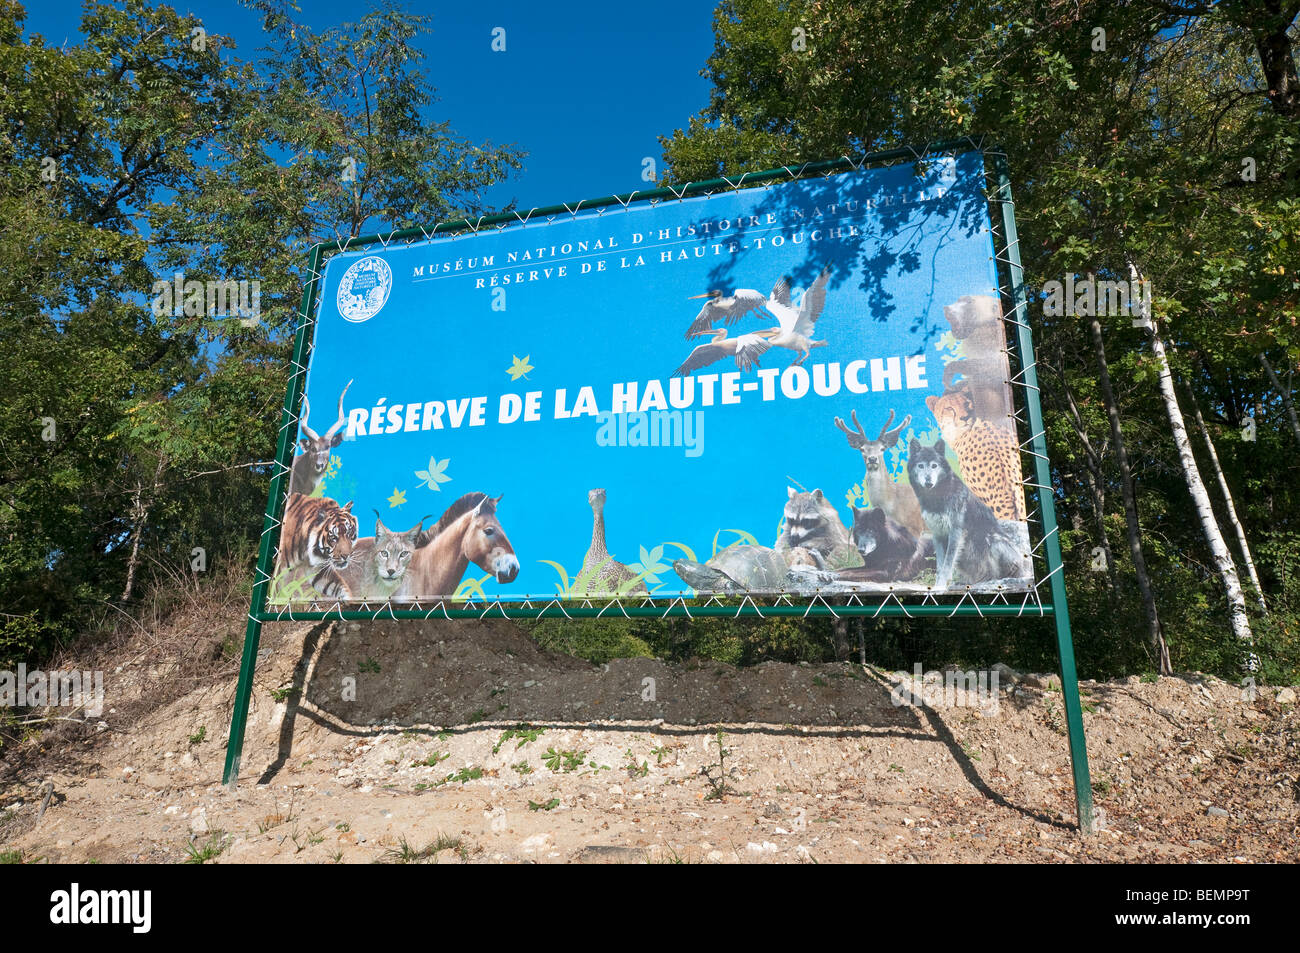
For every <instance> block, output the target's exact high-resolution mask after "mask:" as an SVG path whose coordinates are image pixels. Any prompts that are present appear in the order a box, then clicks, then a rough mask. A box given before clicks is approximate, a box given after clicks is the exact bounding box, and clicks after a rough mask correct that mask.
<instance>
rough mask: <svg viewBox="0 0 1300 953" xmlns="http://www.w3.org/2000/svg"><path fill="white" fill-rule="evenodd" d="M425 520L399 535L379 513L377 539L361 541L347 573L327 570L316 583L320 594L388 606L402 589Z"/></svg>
mask: <svg viewBox="0 0 1300 953" xmlns="http://www.w3.org/2000/svg"><path fill="white" fill-rule="evenodd" d="M428 518H429V517H427V516H426V517H424V519H422V520H420V522H419V523H418V524H416V526H415V528H414V529H408V530H407V531H406V532H405V533H396V532H393V531H392V530H391V529H389V528H388V527H387V526H385V525H384V523H383V520H381V519H380V518H379V511H378V510H376V511H375V535H374V536H365V537H362V538H361V539H359V540H357V543H356V545H355V546H353V547H352V558H351V559H350V560H349V561H348V565H347V566H346V567H345V568H343V569H336V568H335V567H334V566H326V567H325V569H323V570H322V571H321V572H320V574H318V576H317V579H316V581H315V583H314V584H315V586H316V589H317V591H319V592H320V593H322V594H323V595H326V596H329V597H330V598H332V599H339V600H341V601H344V602H365V601H368V600H379V601H382V602H387V601H388V600H389V599H391V598H392V597H393V594H394V593H396V592H397V590H398V589H399V588H401V585H402V580H403V579H405V578H406V569H407V566H409V565H410V563H411V555H412V554H413V553H414V552H415V550H416V547H417V546H418V544H419V542H420V540H421V538H422V534H423V532H424V520H427V519H428Z"/></svg>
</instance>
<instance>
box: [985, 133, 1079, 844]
mask: <svg viewBox="0 0 1300 953" xmlns="http://www.w3.org/2000/svg"><path fill="white" fill-rule="evenodd" d="M989 155H990V157H991V158H992V159H993V161H994V166H995V174H996V176H997V195H996V201H998V202H999V203H1000V204H1001V207H1002V226H1003V231H1004V233H1005V235H1006V244H1007V247H1006V263H1007V269H1008V272H1009V273H1010V279H1011V295H1012V300H1014V302H1015V321H1016V334H1017V336H1018V342H1019V346H1020V360H1021V364H1022V368H1021V372H1020V373H1021V378H1022V380H1021V383H1022V384H1023V385H1024V388H1025V395H1026V397H1025V406H1026V410H1027V412H1028V417H1029V432H1030V434H1031V449H1032V451H1033V455H1034V481H1035V482H1036V483H1037V484H1038V505H1039V510H1040V511H1041V513H1042V519H1043V549H1044V555H1045V556H1046V557H1047V574H1048V578H1049V585H1050V586H1051V591H1052V608H1053V617H1054V619H1055V621H1056V652H1057V657H1058V658H1059V659H1060V662H1061V697H1062V698H1063V700H1064V702H1065V724H1066V729H1067V732H1068V734H1069V739H1070V762H1071V764H1072V767H1073V772H1074V797H1075V801H1076V803H1077V805H1078V811H1079V829H1080V830H1081V831H1082V832H1083V833H1084V834H1091V833H1092V832H1093V823H1094V822H1093V804H1092V779H1091V777H1090V776H1089V774H1088V745H1087V740H1086V738H1085V737H1084V733H1083V709H1082V707H1081V706H1080V704H1079V677H1078V673H1077V672H1076V671H1075V667H1074V640H1073V637H1072V636H1071V633H1070V609H1069V605H1068V604H1067V600H1066V593H1065V567H1064V565H1063V564H1062V560H1061V540H1060V535H1059V533H1058V531H1057V525H1056V506H1055V504H1054V503H1053V501H1052V474H1051V471H1050V470H1049V468H1048V465H1047V436H1046V433H1045V431H1044V429H1043V407H1042V404H1041V402H1040V401H1039V399H1038V368H1037V367H1036V366H1035V360H1034V344H1033V337H1032V335H1031V334H1030V333H1029V302H1028V299H1027V298H1026V296H1025V280H1024V279H1025V275H1024V269H1023V268H1021V265H1020V247H1019V237H1018V236H1017V234H1016V220H1015V206H1014V204H1013V202H1012V199H1011V177H1010V175H1009V173H1008V171H1007V161H1006V156H1005V155H1001V154H996V153H989Z"/></svg>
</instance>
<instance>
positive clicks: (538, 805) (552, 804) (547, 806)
mask: <svg viewBox="0 0 1300 953" xmlns="http://www.w3.org/2000/svg"><path fill="white" fill-rule="evenodd" d="M559 806H560V799H559V798H558V797H553V798H551V799H550V800H549V801H540V802H539V801H529V802H528V810H530V811H553V810H555V809H556V808H557V807H559Z"/></svg>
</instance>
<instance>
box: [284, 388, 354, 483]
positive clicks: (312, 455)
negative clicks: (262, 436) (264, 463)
mask: <svg viewBox="0 0 1300 953" xmlns="http://www.w3.org/2000/svg"><path fill="white" fill-rule="evenodd" d="M351 386H352V381H348V382H347V384H346V385H345V386H344V388H343V393H342V394H339V419H338V420H337V421H336V422H335V423H334V426H332V427H330V429H329V430H327V431H325V433H324V435H321V436H318V435H317V434H316V431H314V430H312V429H311V428H310V427H308V426H307V416H308V414H310V413H311V404H309V403H308V402H307V395H306V394H304V395H303V398H302V416H301V417H299V418H298V426H299V427H301V428H302V432H303V434H305V436H304V437H303V438H302V439H301V440H299V441H298V447H299V449H301V450H302V453H300V454H299V455H298V456H296V457H294V458H293V469H292V470H291V471H290V472H289V492H290V493H301V494H302V495H303V496H311V495H312V494H313V493H315V492H316V487H317V486H319V485H320V481H321V479H322V478H323V477H324V476H325V471H326V470H328V469H329V465H330V451H331V450H333V449H334V448H335V447H337V446H338V445H339V444H341V443H342V442H343V434H342V433H340V431H341V430H342V429H343V425H344V423H346V422H347V420H346V418H345V417H344V415H343V398H344V397H345V396H346V395H347V392H348V388H349V387H351Z"/></svg>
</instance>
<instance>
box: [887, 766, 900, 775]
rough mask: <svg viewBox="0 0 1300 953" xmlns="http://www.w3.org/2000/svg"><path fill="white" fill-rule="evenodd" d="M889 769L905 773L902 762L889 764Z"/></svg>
mask: <svg viewBox="0 0 1300 953" xmlns="http://www.w3.org/2000/svg"><path fill="white" fill-rule="evenodd" d="M889 770H890V771H893V772H895V773H897V774H902V773H903V766H902V765H901V764H891V765H890V766H889Z"/></svg>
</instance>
